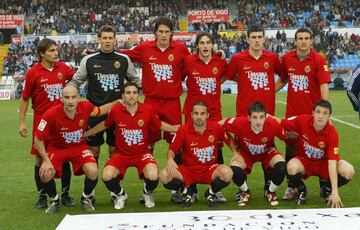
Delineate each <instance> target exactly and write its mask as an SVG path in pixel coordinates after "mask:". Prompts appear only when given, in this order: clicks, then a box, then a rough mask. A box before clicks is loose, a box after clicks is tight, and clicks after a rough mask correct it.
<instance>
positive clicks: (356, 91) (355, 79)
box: [346, 64, 360, 111]
mask: <svg viewBox="0 0 360 230" xmlns="http://www.w3.org/2000/svg"><path fill="white" fill-rule="evenodd" d="M346 91H347V96H348V97H349V100H350V102H351V104H352V106H353V108H354V110H355V111H360V109H359V107H360V102H359V100H360V64H359V65H358V66H357V67H356V68H355V69H354V70H353V74H352V75H351V78H350V80H349V84H348V86H347V88H346Z"/></svg>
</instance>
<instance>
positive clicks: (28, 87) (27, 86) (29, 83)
mask: <svg viewBox="0 0 360 230" xmlns="http://www.w3.org/2000/svg"><path fill="white" fill-rule="evenodd" d="M33 76H34V75H33V71H31V70H30V71H29V72H28V73H27V74H26V76H25V83H24V89H23V91H22V93H21V96H22V97H23V98H26V99H28V98H30V97H31V94H32V91H33V89H34V77H33Z"/></svg>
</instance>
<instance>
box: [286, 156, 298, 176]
mask: <svg viewBox="0 0 360 230" xmlns="http://www.w3.org/2000/svg"><path fill="white" fill-rule="evenodd" d="M286 170H287V173H288V174H289V175H295V174H296V173H298V172H299V167H298V165H297V163H296V162H295V161H294V160H290V161H289V162H288V163H287V165H286Z"/></svg>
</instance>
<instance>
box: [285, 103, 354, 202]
mask: <svg viewBox="0 0 360 230" xmlns="http://www.w3.org/2000/svg"><path fill="white" fill-rule="evenodd" d="M331 112H332V106H331V104H330V103H329V102H328V101H326V100H320V101H319V102H317V103H316V104H315V105H314V107H313V112H312V115H305V114H303V115H298V116H293V117H290V118H287V119H284V120H282V121H281V125H282V126H283V127H284V129H285V130H287V131H295V132H296V133H298V134H299V144H298V147H297V148H296V155H295V157H294V158H292V159H291V160H290V161H289V162H288V163H287V171H288V174H289V180H290V181H291V182H292V183H293V184H294V185H295V187H296V188H297V189H298V191H299V195H298V199H297V201H296V203H297V204H298V205H302V204H304V203H305V200H306V193H307V190H306V186H305V184H304V182H303V181H302V179H307V178H308V177H310V176H318V177H320V178H321V179H324V180H327V181H328V183H329V185H330V186H329V185H328V186H327V187H329V188H331V189H329V191H327V194H323V195H324V197H325V198H326V201H327V202H328V204H331V207H334V208H340V207H342V206H343V204H342V201H341V198H340V195H339V191H338V187H340V186H342V185H345V184H347V183H348V182H349V181H350V180H351V178H352V177H353V176H354V173H355V171H354V167H353V166H352V165H351V164H350V163H348V162H347V161H345V160H340V156H339V140H338V139H339V138H338V133H337V131H336V129H335V127H334V126H333V125H332V124H330V123H329V119H330V115H331Z"/></svg>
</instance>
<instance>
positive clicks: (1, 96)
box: [0, 89, 11, 101]
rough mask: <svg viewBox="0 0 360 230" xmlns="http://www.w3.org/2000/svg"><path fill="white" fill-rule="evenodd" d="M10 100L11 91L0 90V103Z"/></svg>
mask: <svg viewBox="0 0 360 230" xmlns="http://www.w3.org/2000/svg"><path fill="white" fill-rule="evenodd" d="M10 99H11V90H10V89H0V101H3V100H10Z"/></svg>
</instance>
